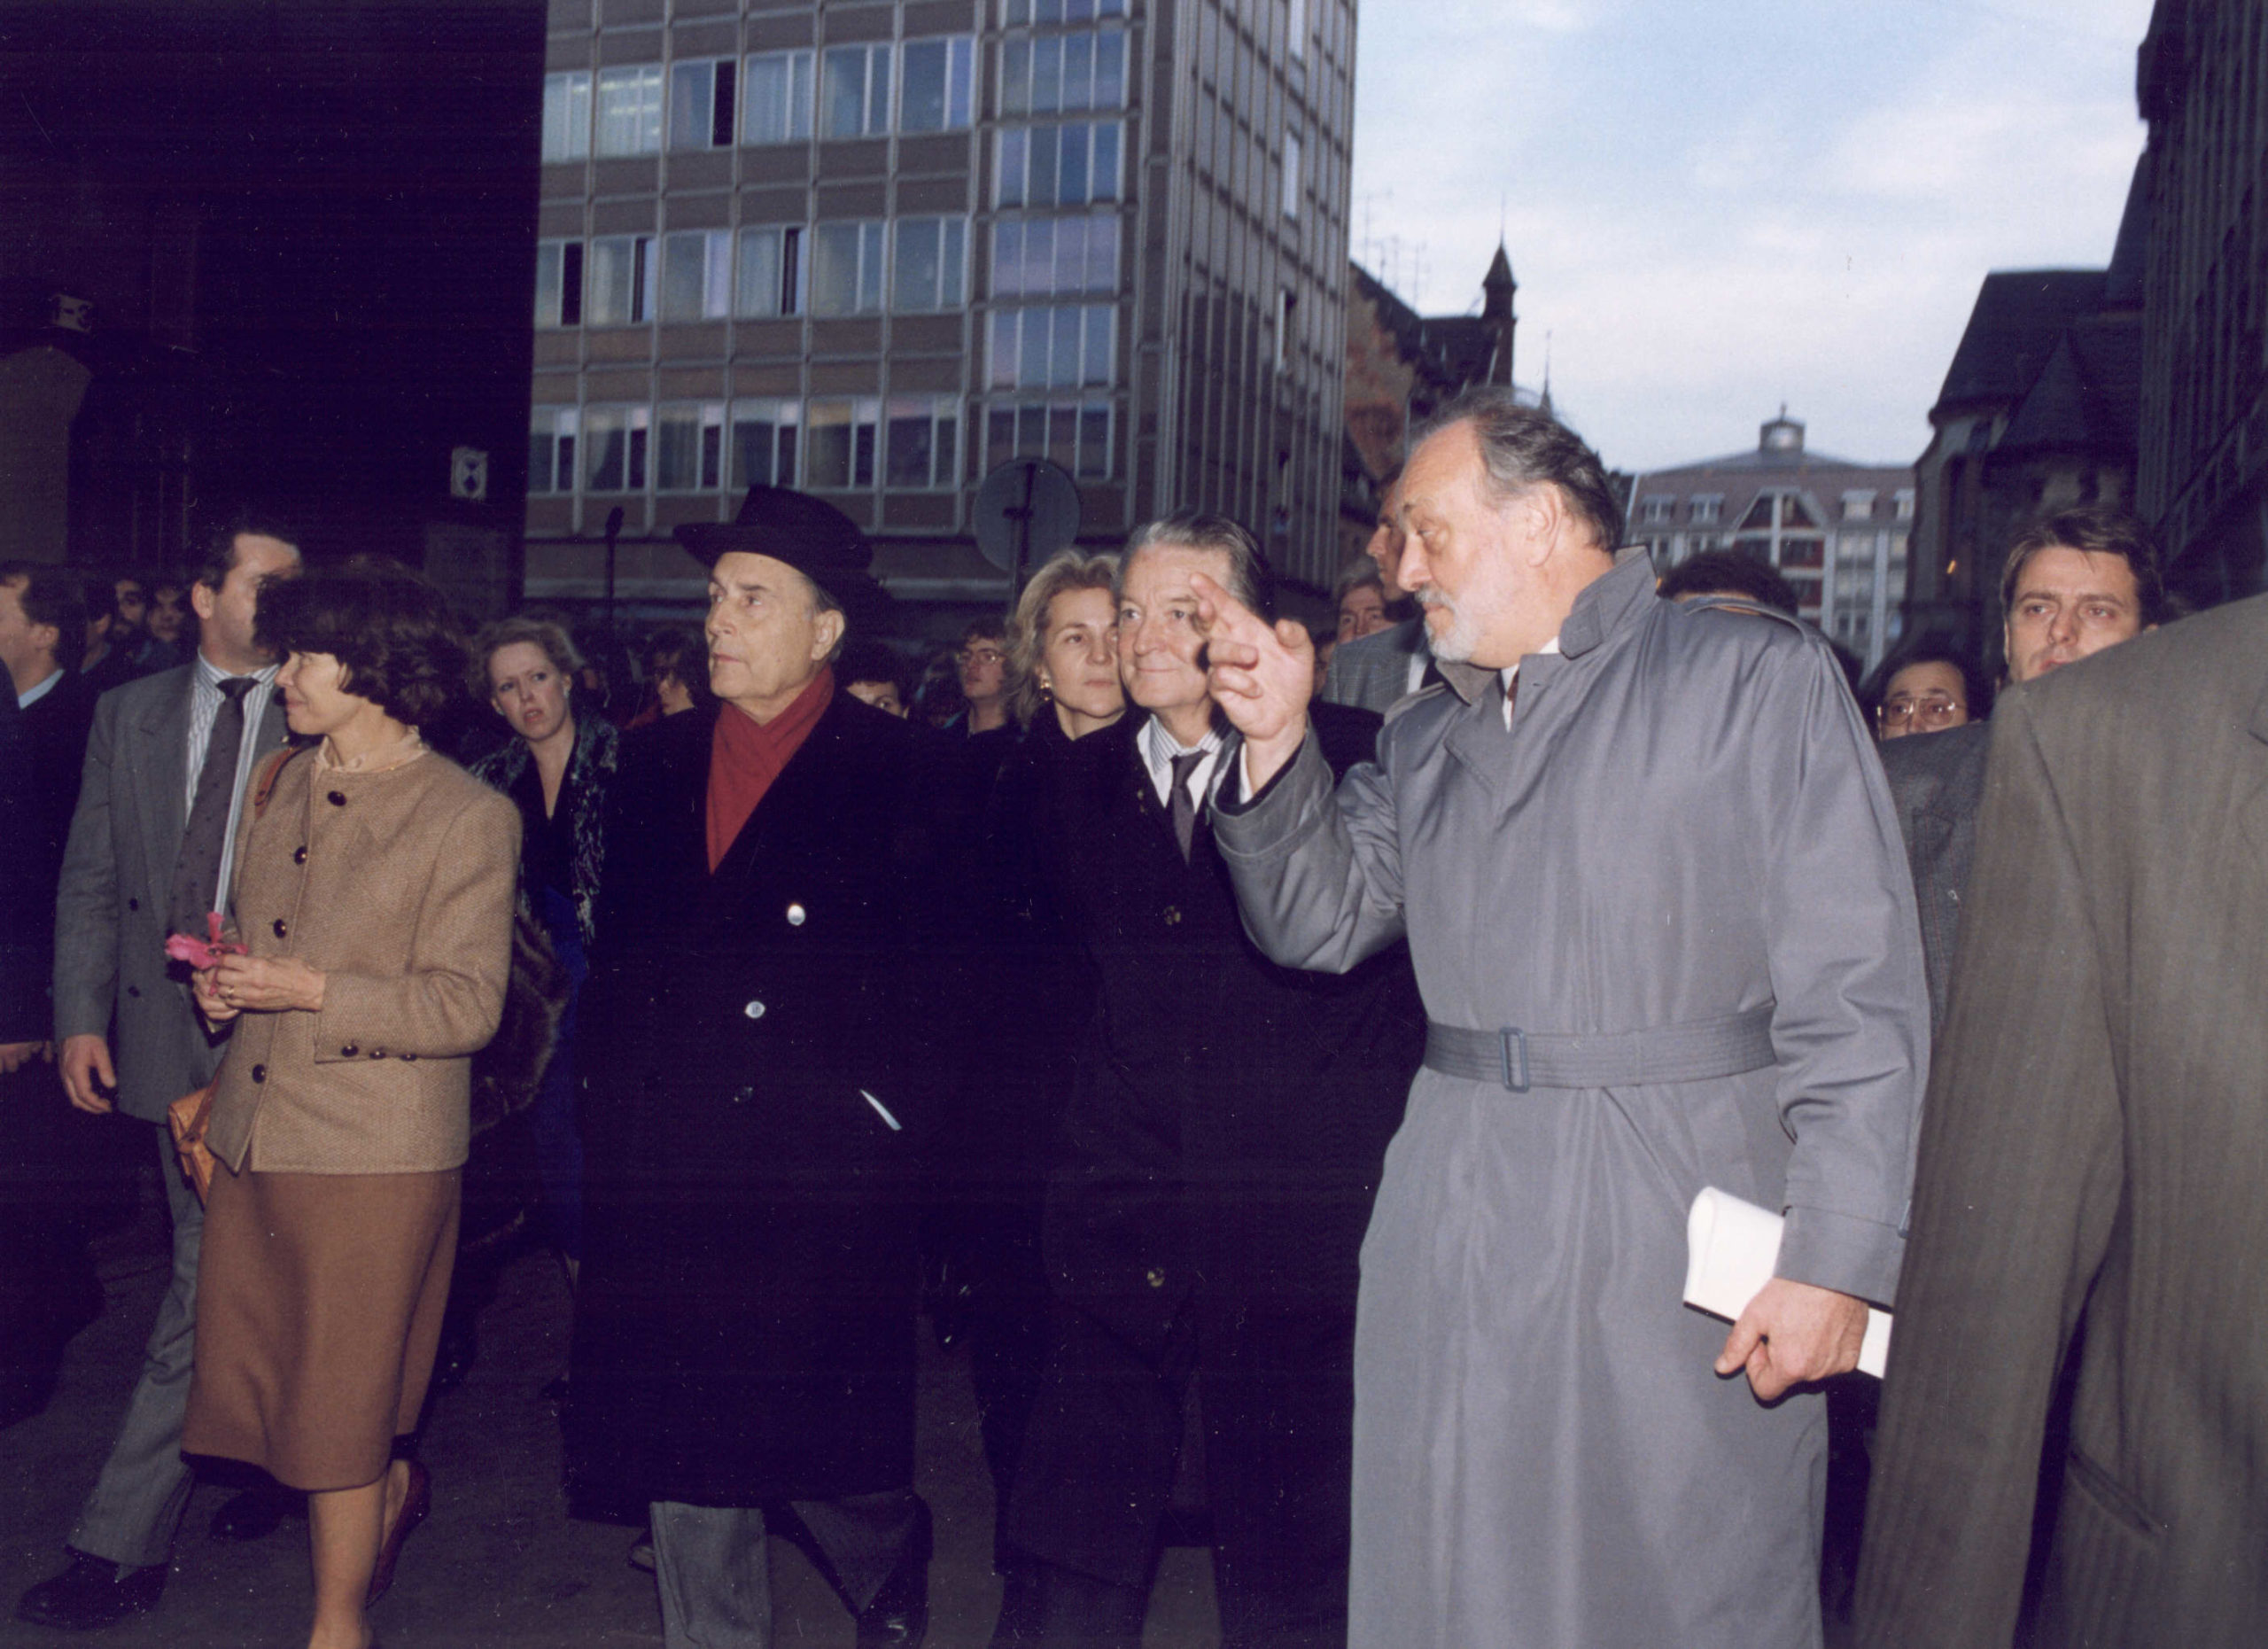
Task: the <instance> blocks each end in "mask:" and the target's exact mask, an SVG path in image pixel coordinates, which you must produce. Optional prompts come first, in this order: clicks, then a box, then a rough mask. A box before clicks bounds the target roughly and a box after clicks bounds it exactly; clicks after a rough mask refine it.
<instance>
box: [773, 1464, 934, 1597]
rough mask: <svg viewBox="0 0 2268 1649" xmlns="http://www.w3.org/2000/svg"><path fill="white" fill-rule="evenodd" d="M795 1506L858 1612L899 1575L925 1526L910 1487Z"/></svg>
mask: <svg viewBox="0 0 2268 1649" xmlns="http://www.w3.org/2000/svg"><path fill="white" fill-rule="evenodd" d="M790 1504H791V1505H792V1506H793V1507H794V1510H795V1513H796V1516H797V1517H799V1518H801V1519H802V1520H803V1522H804V1528H807V1529H809V1530H810V1531H811V1536H812V1540H813V1541H815V1542H817V1543H818V1545H819V1551H820V1552H823V1553H825V1554H826V1557H827V1562H828V1564H829V1565H831V1566H832V1567H833V1568H834V1570H835V1579H836V1581H837V1582H839V1583H841V1585H842V1588H843V1600H844V1601H845V1602H846V1603H848V1604H849V1605H850V1612H851V1613H852V1614H858V1613H859V1612H861V1611H862V1610H864V1609H865V1608H866V1606H867V1605H868V1604H870V1603H872V1602H873V1601H874V1594H875V1593H877V1592H879V1591H882V1583H883V1582H884V1581H886V1580H888V1579H889V1577H890V1576H891V1575H893V1574H894V1573H896V1572H897V1566H898V1564H899V1562H900V1561H902V1560H904V1559H905V1557H906V1556H907V1555H908V1552H907V1548H908V1547H909V1546H910V1545H911V1544H912V1543H913V1539H914V1537H915V1536H916V1535H917V1533H918V1532H919V1531H920V1527H921V1511H922V1505H921V1497H920V1496H919V1495H917V1494H915V1493H914V1492H913V1490H911V1489H886V1490H882V1491H881V1492H880V1493H876V1494H866V1495H843V1496H839V1497H835V1498H834V1499H828V1500H796V1501H793V1502H791V1503H790Z"/></svg>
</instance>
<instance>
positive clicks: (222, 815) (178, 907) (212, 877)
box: [166, 676, 257, 939]
mask: <svg viewBox="0 0 2268 1649" xmlns="http://www.w3.org/2000/svg"><path fill="white" fill-rule="evenodd" d="M255 685H257V682H256V680H255V678H253V677H252V676H231V677H229V679H228V680H227V681H223V682H221V708H220V709H219V710H218V711H216V712H214V716H213V740H212V743H209V744H207V745H206V747H205V766H202V767H200V768H199V769H198V774H197V795H196V797H195V798H194V799H193V800H192V801H190V805H189V826H188V828H186V829H184V830H183V832H182V834H181V857H180V858H179V859H176V860H175V861H174V886H173V895H172V898H171V899H170V901H169V902H168V904H167V907H166V919H167V928H168V930H169V931H171V932H174V933H186V934H189V935H190V936H191V937H194V938H199V939H201V938H203V937H205V917H206V913H207V912H209V911H212V910H214V909H216V908H217V907H218V906H219V903H220V899H221V885H220V884H221V850H222V849H223V848H224V847H226V846H227V845H228V842H229V804H230V803H231V802H233V801H234V800H236V796H237V756H238V755H239V754H240V753H241V752H242V751H243V750H244V747H245V694H247V693H249V692H251V691H252V688H253V687H254V686H255Z"/></svg>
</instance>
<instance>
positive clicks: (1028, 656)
mask: <svg viewBox="0 0 2268 1649" xmlns="http://www.w3.org/2000/svg"><path fill="white" fill-rule="evenodd" d="M1117 567H1118V561H1117V557H1115V556H1088V555H1084V554H1081V553H1080V552H1079V551H1076V550H1065V551H1064V552H1063V553H1062V554H1060V555H1059V556H1056V557H1055V558H1054V559H1053V560H1052V561H1050V562H1048V563H1047V564H1046V565H1045V566H1043V567H1042V568H1040V570H1039V571H1038V572H1036V573H1035V574H1033V575H1032V579H1031V582H1030V583H1029V584H1028V585H1026V586H1025V587H1024V593H1023V595H1022V598H1021V600H1019V601H1018V602H1017V603H1016V610H1015V612H1014V615H1013V616H1012V617H1011V618H1010V619H1009V621H1008V660H1009V681H1010V686H1009V689H1008V697H1009V708H1010V711H1011V712H1012V713H1013V714H1014V717H1015V719H1016V720H1017V722H1018V723H1019V724H1021V725H1020V729H1019V732H1018V735H1017V743H1016V744H1015V745H1014V749H1013V751H1012V752H1011V753H1010V755H1009V757H1008V758H1007V760H1006V763H1005V764H1004V765H1003V766H1002V768H1001V771H1000V774H999V777H998V780H997V781H996V782H994V785H993V789H992V794H991V797H990V801H989V804H988V805H987V807H986V810H985V814H984V830H983V837H982V841H981V844H980V846H979V851H978V863H977V865H976V867H975V875H973V876H972V877H971V878H970V882H971V884H972V885H973V886H975V888H976V889H977V890H979V893H980V898H981V899H982V901H983V906H982V909H981V910H980V912H979V914H978V915H977V918H976V920H975V922H974V923H973V924H971V926H972V931H974V932H975V934H976V935H977V936H978V941H979V944H980V945H981V946H982V947H983V948H982V952H981V963H982V965H981V968H980V969H979V970H978V974H977V983H978V984H979V986H980V988H981V990H982V1000H980V1001H978V1002H976V1003H975V1004H973V1005H972V1011H971V1012H970V1013H969V1014H967V1015H965V1016H964V1018H965V1023H967V1026H968V1027H969V1028H970V1030H971V1031H973V1032H975V1034H972V1035H969V1036H968V1037H967V1041H966V1044H965V1048H964V1062H963V1067H962V1079H961V1085H960V1092H959V1104H958V1108H957V1115H956V1116H955V1118H954V1120H953V1123H952V1124H951V1127H949V1128H948V1129H946V1130H945V1131H944V1135H945V1140H946V1142H947V1143H948V1144H949V1145H950V1147H951V1151H952V1155H953V1160H954V1163H955V1164H956V1166H957V1168H958V1170H959V1180H958V1184H959V1191H960V1194H959V1198H958V1199H957V1200H956V1202H955V1204H954V1206H953V1208H952V1210H951V1218H950V1221H949V1229H948V1233H947V1237H946V1245H945V1246H946V1252H947V1255H948V1262H947V1263H948V1280H949V1282H950V1283H951V1285H952V1287H951V1291H950V1294H949V1296H948V1300H949V1309H951V1307H958V1308H959V1310H960V1311H961V1313H962V1318H963V1321H964V1323H965V1325H966V1327H965V1334H966V1337H967V1342H968V1350H969V1373H970V1375H971V1378H972V1381H973V1382H974V1384H975V1388H976V1407H977V1414H978V1417H979V1420H980V1422H981V1424H982V1427H983V1435H984V1455H985V1460H986V1462H987V1464H988V1465H990V1467H991V1472H992V1489H993V1498H994V1502H995V1504H996V1505H998V1506H999V1507H1000V1508H1002V1509H1004V1510H1005V1508H1006V1505H1007V1504H1008V1492H1009V1489H1010V1487H1011V1485H1012V1483H1013V1482H1014V1474H1015V1462H1016V1456H1017V1453H1018V1451H1020V1450H1021V1447H1022V1443H1023V1433H1024V1425H1025V1421H1026V1420H1027V1419H1028V1418H1029V1415H1030V1413H1031V1405H1032V1402H1033V1400H1034V1398H1035V1397H1036V1396H1037V1393H1038V1389H1039V1376H1040V1369H1041V1366H1042V1365H1043V1364H1044V1363H1045V1357H1046V1350H1047V1345H1046V1326H1047V1310H1048V1288H1047V1271H1046V1267H1045V1264H1044V1263H1043V1261H1042V1259H1041V1256H1040V1244H1039V1234H1040V1213H1041V1209H1042V1207H1043V1205H1044V1203H1045V1197H1046V1188H1047V1165H1048V1159H1049V1154H1050V1149H1051V1147H1052V1144H1053V1141H1054V1138H1055V1126H1056V1122H1057V1120H1058V1118H1059V1117H1060V1116H1061V1115H1062V1110H1063V1102H1064V1101H1065V1099H1066V1098H1067V1097H1068V1095H1069V1093H1070V1091H1071V1081H1072V1054H1073V1051H1074V1049H1075V1047H1076V1043H1077V1038H1078V1037H1079V1034H1080V1032H1081V1031H1082V1030H1083V1028H1084V1025H1085V1023H1086V1021H1087V1018H1088V1016H1089V1015H1091V1014H1092V1012H1093V1011H1094V976H1093V972H1092V969H1091V968H1090V967H1089V966H1088V964H1087V960H1086V954H1085V953H1084V950H1082V949H1081V947H1080V946H1079V945H1078V944H1077V943H1076V941H1075V940H1074V938H1073V937H1072V936H1071V935H1070V934H1069V933H1068V931H1067V930H1065V928H1064V925H1063V922H1062V918H1061V915H1060V913H1059V912H1058V910H1057V909H1056V906H1055V902H1054V900H1053V899H1052V898H1051V897H1050V895H1049V893H1048V891H1047V888H1046V885H1045V881H1044V879H1043V877H1042V876H1041V875H1040V867H1041V865H1042V864H1043V863H1044V862H1045V852H1044V844H1042V843H1041V842H1040V841H1039V839H1038V832H1039V831H1040V829H1041V828H1042V826H1041V820H1042V818H1043V817H1044V816H1045V812H1046V806H1045V798H1046V796H1047V793H1048V790H1049V788H1050V786H1051V785H1052V782H1053V780H1052V774H1053V773H1054V770H1055V768H1056V767H1057V766H1059V765H1060V762H1061V761H1062V759H1063V758H1064V757H1065V756H1066V755H1067V754H1068V752H1069V751H1070V749H1071V746H1072V744H1073V743H1074V741H1076V740H1078V739H1080V738H1084V736H1086V735H1088V734H1090V733H1093V732H1097V731H1099V730H1100V729H1101V728H1104V727H1108V726H1110V725H1111V724H1112V723H1113V722H1115V721H1116V720H1117V719H1119V718H1120V717H1121V716H1122V715H1123V714H1124V713H1125V711H1126V694H1125V690H1124V689H1123V688H1122V687H1121V686H1120V684H1119V680H1118V648H1117V639H1116V638H1117V634H1118V626H1117V614H1116V606H1115V602H1114V601H1113V598H1112V595H1111V578H1112V575H1113V574H1114V573H1115V572H1116V571H1117ZM940 1332H943V1330H942V1329H941V1331H940ZM996 1526H997V1525H996ZM994 1561H995V1563H996V1565H997V1566H998V1567H999V1568H1000V1570H1001V1572H1002V1573H1003V1574H1006V1575H1010V1577H1011V1581H1012V1586H1011V1604H1010V1606H1012V1607H1013V1606H1014V1600H1015V1588H1014V1584H1013V1582H1014V1575H1015V1572H1016V1569H1017V1567H1018V1566H1017V1563H1016V1560H1015V1558H1014V1553H1013V1552H1010V1551H1008V1550H1007V1549H1006V1544H1005V1543H1004V1542H999V1541H996V1542H995V1551H994Z"/></svg>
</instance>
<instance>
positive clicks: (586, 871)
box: [472, 616, 621, 1279]
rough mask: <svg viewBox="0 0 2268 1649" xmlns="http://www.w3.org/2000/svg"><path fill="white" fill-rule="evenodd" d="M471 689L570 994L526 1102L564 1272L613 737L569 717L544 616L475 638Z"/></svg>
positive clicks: (578, 1157) (577, 1167)
mask: <svg viewBox="0 0 2268 1649" xmlns="http://www.w3.org/2000/svg"><path fill="white" fill-rule="evenodd" d="M473 652H474V656H475V657H476V658H477V659H478V666H477V671H478V673H477V676H476V682H477V686H478V690H479V691H480V692H481V693H482V694H483V695H484V696H485V697H486V698H487V700H488V702H489V703H490V704H492V705H493V706H494V708H495V711H496V713H497V714H498V715H499V716H501V717H502V718H503V719H504V721H505V723H506V725H508V726H509V727H510V728H511V729H512V732H513V735H514V736H513V738H512V739H511V740H510V741H509V743H506V744H504V745H503V746H502V747H501V748H500V749H498V750H496V751H493V753H491V754H490V755H488V756H485V757H484V758H481V759H480V760H479V761H478V762H476V763H474V764H473V768H472V771H473V774H474V775H475V776H476V777H478V778H480V779H484V780H485V781H487V782H489V783H490V784H493V785H494V786H495V787H496V788H497V789H500V790H501V791H503V792H504V794H505V795H507V796H509V797H511V798H512V800H513V801H514V802H515V803H516V804H517V805H518V807H519V810H520V905H521V907H522V908H523V909H524V910H526V911H527V912H528V913H529V914H531V915H532V916H533V917H534V918H535V919H536V921H537V922H539V923H540V925H541V927H542V929H543V931H544V935H545V937H547V938H548V939H549V940H550V941H551V951H552V954H553V955H554V956H555V957H556V958H557V959H558V961H559V963H560V966H561V967H562V968H563V969H564V970H565V972H566V976H567V984H568V996H567V1002H566V1006H565V1007H564V1008H563V1010H562V1011H561V1013H560V1015H559V1028H558V1031H557V1032H556V1034H555V1038H554V1040H553V1042H552V1048H551V1060H550V1062H549V1063H548V1065H546V1066H545V1068H544V1073H543V1080H542V1084H541V1085H540V1087H539V1088H538V1089H537V1090H536V1097H535V1102H534V1103H533V1104H532V1105H531V1106H530V1107H529V1108H528V1121H529V1124H530V1131H531V1132H532V1135H533V1137H534V1144H535V1158H536V1174H537V1177H538V1178H540V1180H541V1181H542V1184H543V1200H544V1207H545V1210H546V1211H547V1212H548V1215H549V1217H550V1225H551V1240H552V1241H553V1243H554V1244H555V1246H556V1247H557V1248H558V1250H559V1253H560V1256H561V1257H562V1258H563V1260H564V1261H565V1262H566V1265H567V1274H568V1276H569V1278H570V1279H572V1278H573V1277H574V1275H575V1272H576V1268H577V1267H578V1266H579V1264H581V1263H582V1257H583V1146H582V1140H581V1138H580V1136H579V1134H578V1132H577V1131H576V1123H575V1003H576V995H577V993H578V992H579V991H580V990H581V988H582V984H583V981H584V979H585V977H586V976H587V975H588V974H589V972H590V965H589V961H588V951H589V946H590V943H591V936H592V930H593V929H592V924H593V921H594V912H595V909H596V906H597V901H598V894H599V877H600V874H601V872H602V870H603V869H604V868H605V863H606V836H605V832H604V828H603V823H604V820H605V812H606V797H607V789H608V786H609V785H610V783H611V782H613V778H614V769H615V762H616V759H617V751H618V749H619V747H620V743H621V735H619V734H618V733H617V732H616V731H615V727H614V724H613V723H612V722H610V721H609V720H607V719H606V718H604V717H603V716H581V717H579V716H577V715H576V713H575V698H574V686H573V683H574V680H575V673H576V671H577V670H579V668H581V666H582V662H583V660H582V656H581V655H580V654H579V653H578V652H577V651H576V649H575V643H574V642H573V641H572V640H571V638H570V637H569V636H568V634H567V632H566V631H565V630H564V629H563V628H562V627H561V626H558V625H556V624H554V623H552V622H551V621H550V620H549V619H547V618H528V617H525V616H521V617H516V618H504V619H501V620H499V621H498V622H496V623H494V624H492V625H490V626H488V627H487V628H486V629H485V630H483V631H482V632H481V633H480V639H479V640H478V642H475V643H474V647H473Z"/></svg>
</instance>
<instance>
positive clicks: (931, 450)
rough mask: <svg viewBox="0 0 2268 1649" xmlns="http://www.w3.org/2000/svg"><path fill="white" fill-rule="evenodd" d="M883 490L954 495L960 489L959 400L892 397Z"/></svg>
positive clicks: (885, 439) (885, 429) (885, 412)
mask: <svg viewBox="0 0 2268 1649" xmlns="http://www.w3.org/2000/svg"><path fill="white" fill-rule="evenodd" d="M882 412H883V420H882V422H883V458H882V485H883V486H885V487H886V488H888V489H889V491H891V492H950V491H951V490H952V489H953V488H954V487H956V486H959V485H960V424H961V408H960V398H959V396H958V395H893V396H891V397H890V398H889V401H887V402H886V403H885V404H884V407H883V408H882Z"/></svg>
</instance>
